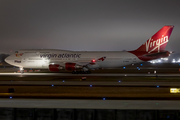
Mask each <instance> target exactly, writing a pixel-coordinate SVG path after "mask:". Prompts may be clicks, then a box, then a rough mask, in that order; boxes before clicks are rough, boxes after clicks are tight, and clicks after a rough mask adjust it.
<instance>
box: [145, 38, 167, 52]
mask: <svg viewBox="0 0 180 120" xmlns="http://www.w3.org/2000/svg"><path fill="white" fill-rule="evenodd" d="M163 36H164V35H162V37H161V38H159V39H157V40H153V39H151V38H150V39H149V40H148V41H146V43H145V44H146V52H148V53H151V52H153V51H155V50H156V49H158V52H159V51H160V46H161V45H164V44H166V43H167V42H168V41H169V39H168V36H165V37H163Z"/></svg>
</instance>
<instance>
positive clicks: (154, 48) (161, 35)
mask: <svg viewBox="0 0 180 120" xmlns="http://www.w3.org/2000/svg"><path fill="white" fill-rule="evenodd" d="M173 27H174V26H164V27H163V28H161V29H160V30H159V31H158V32H156V33H155V34H154V35H153V36H152V37H151V38H150V39H149V40H147V41H146V42H145V43H144V44H143V45H141V46H140V47H139V48H138V49H136V50H135V51H141V52H146V53H151V52H160V51H164V49H165V47H166V45H167V43H168V41H169V38H170V35H171V32H172V30H173Z"/></svg>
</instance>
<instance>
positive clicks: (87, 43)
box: [0, 0, 180, 53]
mask: <svg viewBox="0 0 180 120" xmlns="http://www.w3.org/2000/svg"><path fill="white" fill-rule="evenodd" d="M164 25H174V26H175V27H174V30H173V32H172V35H171V38H170V40H169V43H168V44H167V47H166V49H167V50H171V51H175V52H176V53H179V52H180V0H118V1H113V0H96V1H93V0H91V1H88V0H81V1H78V0H54V1H50V0H0V49H1V50H0V51H1V52H9V51H10V50H12V51H15V50H18V49H42V48H43V49H65V50H74V51H81V50H83V51H104V50H105V51H106V50H107V51H122V50H134V49H136V48H138V47H139V46H140V45H141V44H143V43H145V42H146V40H147V39H149V38H150V37H151V36H152V35H153V34H154V33H156V32H157V31H158V30H159V29H160V28H162V27H163V26H164Z"/></svg>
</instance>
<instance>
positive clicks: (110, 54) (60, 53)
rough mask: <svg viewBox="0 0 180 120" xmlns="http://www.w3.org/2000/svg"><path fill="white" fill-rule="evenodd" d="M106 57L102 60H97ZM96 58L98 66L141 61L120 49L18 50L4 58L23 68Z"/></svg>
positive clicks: (116, 65) (82, 61)
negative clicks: (87, 50)
mask: <svg viewBox="0 0 180 120" xmlns="http://www.w3.org/2000/svg"><path fill="white" fill-rule="evenodd" d="M101 57H106V58H105V60H103V61H97V60H98V59H99V58H101ZM92 60H96V65H97V66H98V67H99V68H117V67H121V66H125V65H129V64H132V63H138V62H142V61H141V60H140V59H139V58H138V57H137V56H135V55H134V54H132V53H129V52H126V51H124V52H121V51H107V52H106V51H89V52H86V51H66V50H52V49H50V50H49V49H39V50H19V51H18V53H15V54H12V55H10V56H9V57H7V58H6V60H5V61H6V62H7V63H9V64H11V65H14V66H18V67H23V68H35V69H48V67H49V64H60V65H61V66H64V65H65V63H77V64H80V65H87V64H89V63H91V61H92Z"/></svg>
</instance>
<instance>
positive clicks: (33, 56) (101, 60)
mask: <svg viewBox="0 0 180 120" xmlns="http://www.w3.org/2000/svg"><path fill="white" fill-rule="evenodd" d="M173 28H174V26H164V27H163V28H161V29H160V30H159V31H158V32H157V33H155V34H154V35H153V36H152V37H151V38H150V39H148V40H147V41H146V42H145V43H144V44H143V45H141V46H140V47H139V48H138V49H136V50H133V51H89V52H87V51H67V50H53V49H34V50H19V51H16V52H15V53H14V54H12V55H10V56H9V57H7V58H6V59H5V61H6V62H7V63H9V64H11V65H14V66H17V67H20V70H23V68H32V69H49V70H50V71H52V72H59V71H61V70H62V69H65V70H70V71H72V73H78V72H81V73H82V72H84V73H90V70H94V69H99V68H104V69H106V68H118V67H121V66H125V65H129V64H134V63H139V62H143V61H149V60H154V59H159V58H163V57H168V56H169V54H170V52H169V51H165V47H166V45H167V43H168V41H169V38H170V35H171V32H172V30H173Z"/></svg>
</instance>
